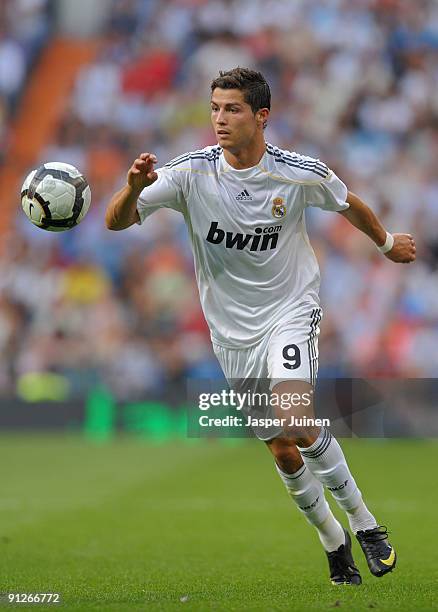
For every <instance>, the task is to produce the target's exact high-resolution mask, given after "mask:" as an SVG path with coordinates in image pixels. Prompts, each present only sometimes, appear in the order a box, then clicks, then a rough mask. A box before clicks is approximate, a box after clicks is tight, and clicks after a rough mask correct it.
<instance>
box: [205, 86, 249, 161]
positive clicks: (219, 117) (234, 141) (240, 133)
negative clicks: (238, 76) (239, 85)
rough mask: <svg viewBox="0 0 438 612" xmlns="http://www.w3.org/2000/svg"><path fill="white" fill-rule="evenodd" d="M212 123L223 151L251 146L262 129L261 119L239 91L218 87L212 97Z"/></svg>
mask: <svg viewBox="0 0 438 612" xmlns="http://www.w3.org/2000/svg"><path fill="white" fill-rule="evenodd" d="M211 122H212V124H213V129H214V131H215V134H216V137H217V141H218V143H219V144H220V146H221V147H222V148H223V149H227V150H229V151H231V152H233V151H239V150H240V149H243V148H245V147H247V146H249V145H250V144H251V142H252V141H253V140H254V139H255V137H256V135H257V132H258V131H259V129H260V125H261V122H260V117H257V113H256V114H254V113H253V112H252V108H251V106H250V105H249V104H247V102H245V101H244V99H243V93H242V92H241V91H240V90H239V89H220V88H219V87H216V89H214V90H213V93H212V96H211Z"/></svg>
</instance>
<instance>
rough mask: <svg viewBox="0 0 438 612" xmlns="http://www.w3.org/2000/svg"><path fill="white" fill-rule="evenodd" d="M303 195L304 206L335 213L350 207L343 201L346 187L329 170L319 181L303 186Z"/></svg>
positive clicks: (346, 192)
mask: <svg viewBox="0 0 438 612" xmlns="http://www.w3.org/2000/svg"><path fill="white" fill-rule="evenodd" d="M304 193H305V204H306V206H316V207H317V208H322V209H323V210H333V211H337V212H339V211H342V210H347V209H348V208H349V206H350V205H349V204H348V202H346V201H345V200H346V199H347V194H348V190H347V187H346V186H345V184H344V183H343V182H342V181H341V179H339V178H338V177H337V176H336V174H335V173H334V172H332V171H331V170H330V171H329V173H328V175H327V177H326V178H323V179H322V180H321V181H313V182H312V183H309V184H305V186H304Z"/></svg>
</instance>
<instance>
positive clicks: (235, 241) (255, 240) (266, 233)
mask: <svg viewBox="0 0 438 612" xmlns="http://www.w3.org/2000/svg"><path fill="white" fill-rule="evenodd" d="M281 228H282V226H281V225H269V226H268V227H264V228H262V227H256V228H255V230H254V232H255V234H241V233H240V232H236V233H235V234H233V232H225V231H224V230H223V229H220V227H219V224H218V223H217V221H212V222H211V225H210V229H209V231H208V234H207V238H206V240H207V242H211V244H221V242H223V240H224V239H225V245H224V246H225V248H226V249H233V248H234V247H235V248H236V249H237V250H238V251H242V250H243V249H244V248H245V247H246V246H249V250H250V251H266V250H267V249H268V246H269V248H270V249H275V248H276V247H277V242H278V234H279V232H280V231H281ZM262 234H263V235H262Z"/></svg>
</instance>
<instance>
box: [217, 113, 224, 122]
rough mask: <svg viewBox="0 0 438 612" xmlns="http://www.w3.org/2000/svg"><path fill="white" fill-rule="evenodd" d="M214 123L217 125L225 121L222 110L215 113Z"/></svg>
mask: <svg viewBox="0 0 438 612" xmlns="http://www.w3.org/2000/svg"><path fill="white" fill-rule="evenodd" d="M216 123H217V124H218V125H224V123H225V114H224V112H223V111H219V112H218V114H217V115H216Z"/></svg>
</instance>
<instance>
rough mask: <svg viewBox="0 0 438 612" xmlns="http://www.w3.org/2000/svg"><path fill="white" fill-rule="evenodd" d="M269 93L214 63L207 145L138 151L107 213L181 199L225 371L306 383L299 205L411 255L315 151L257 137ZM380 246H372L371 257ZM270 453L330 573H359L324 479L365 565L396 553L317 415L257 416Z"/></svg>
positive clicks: (313, 265) (310, 344)
mask: <svg viewBox="0 0 438 612" xmlns="http://www.w3.org/2000/svg"><path fill="white" fill-rule="evenodd" d="M270 105H271V94H270V89H269V85H268V83H267V82H266V80H265V79H264V77H263V75H262V74H260V73H259V72H255V71H252V70H249V69H245V68H235V69H233V70H230V71H227V72H221V73H220V76H219V77H217V78H216V79H214V80H213V82H212V84H211V121H212V125H213V129H214V132H215V135H216V138H217V142H218V144H217V145H215V146H209V147H206V148H204V149H202V150H199V151H195V152H192V153H185V154H183V155H181V156H179V157H177V158H175V159H173V160H172V161H170V162H168V163H167V164H166V165H165V166H164V167H162V168H159V169H157V170H155V169H154V166H155V164H156V163H157V159H156V157H155V155H154V154H152V153H142V154H141V155H139V156H138V158H137V159H136V160H135V161H134V163H133V165H132V166H131V168H130V169H129V172H128V176H127V184H126V185H125V187H123V189H121V190H120V191H119V192H117V193H116V194H114V196H113V197H112V199H111V201H110V203H109V206H108V209H107V213H106V224H107V227H108V228H109V229H111V230H122V229H125V228H128V227H130V226H131V225H133V224H134V223H140V224H141V223H143V222H144V220H145V219H146V218H147V217H148V216H149V215H150V214H152V213H153V212H154V211H155V210H157V209H159V208H161V207H167V208H172V209H174V210H177V211H179V212H181V213H182V214H183V216H184V219H185V221H186V223H187V226H188V230H189V234H190V239H191V243H192V248H193V254H194V259H195V268H196V279H197V283H198V288H199V294H200V299H201V304H202V308H203V311H204V315H205V318H206V320H207V323H208V325H209V327H210V331H211V338H212V343H213V349H214V352H215V354H216V356H217V358H218V360H219V362H220V364H221V367H222V369H223V370H224V373H225V376H226V378H227V379H228V380H229V381H236V380H241V381H242V380H243V381H245V380H250V379H251V380H261V379H268V380H269V381H270V389H271V390H272V394H273V396H277V397H281V396H283V394H284V396H287V395H288V394H289V395H291V394H293V393H296V392H298V393H300V394H301V395H302V396H304V394H305V393H306V392H307V393H308V392H309V391H311V390H312V387H313V385H314V384H315V378H316V372H317V365H318V350H317V337H318V333H319V323H320V320H321V314H322V313H321V309H320V306H319V298H318V290H319V269H318V264H317V261H316V258H315V255H314V252H313V250H312V247H311V245H310V243H309V239H308V237H307V233H306V227H305V222H304V215H305V210H306V208H307V207H308V206H317V207H318V208H321V209H323V210H326V211H335V212H337V213H339V214H341V215H343V217H345V219H347V220H348V221H349V222H350V223H352V224H353V225H354V226H355V227H357V228H358V229H359V230H361V231H362V232H364V233H365V234H367V235H368V236H369V237H370V238H371V240H372V241H373V242H374V243H375V244H376V246H377V248H378V249H379V250H380V251H381V252H382V254H383V255H384V256H386V257H387V258H388V259H390V260H391V261H394V262H399V263H409V262H412V261H414V259H415V243H414V240H413V238H412V236H411V235H409V234H393V235H391V234H389V233H387V232H386V230H385V229H384V227H383V226H382V224H381V223H380V221H379V220H378V219H377V217H376V216H375V214H374V213H373V212H372V210H371V209H370V208H369V207H368V206H367V205H366V204H364V203H363V202H362V200H361V199H360V198H359V197H358V196H357V195H355V194H354V193H351V192H350V191H348V190H347V187H346V186H345V185H344V183H343V182H342V181H341V180H340V179H339V178H338V177H337V176H336V175H335V174H334V173H333V172H332V171H331V170H330V169H329V168H328V167H327V166H326V165H325V164H324V163H322V162H321V161H319V160H317V159H312V158H310V157H306V156H304V155H300V154H298V153H294V152H291V151H284V150H281V149H279V148H278V147H276V146H274V145H272V144H269V143H267V142H265V138H264V129H265V127H266V125H267V122H268V118H269V112H270ZM383 255H382V256H383ZM255 431H256V434H257V435H258V437H259V438H261V439H262V440H264V441H265V442H266V444H267V446H268V447H269V449H270V451H271V452H272V454H273V455H274V458H275V464H276V469H277V471H278V474H279V476H280V478H281V480H282V481H283V483H284V485H285V486H286V489H287V491H288V493H289V494H290V496H291V498H292V499H293V500H294V502H295V503H296V504H297V506H298V508H299V509H300V511H301V512H302V513H303V514H304V515H305V517H306V519H307V521H308V522H309V523H310V524H311V525H313V526H314V527H315V529H316V530H317V533H318V536H319V538H320V541H321V543H322V546H323V548H324V550H325V552H326V554H327V558H328V562H329V568H330V579H331V582H332V583H333V584H352V585H353V584H354V585H357V584H360V583H361V581H362V579H361V576H360V574H359V571H358V569H357V567H356V566H355V564H354V561H353V557H352V553H351V538H350V535H349V533H348V531H347V530H344V529H343V528H342V526H341V525H340V523H339V522H338V521H337V520H336V518H335V517H334V515H333V513H332V512H331V510H330V507H329V505H328V503H327V501H326V499H325V496H324V487H326V488H327V489H328V490H329V491H330V492H331V493H332V495H333V497H334V499H335V500H336V502H337V503H338V505H339V506H340V507H341V508H342V510H344V511H345V512H346V514H347V518H348V521H349V525H350V528H351V530H352V532H353V533H354V534H355V535H356V537H357V539H358V541H359V543H360V545H361V547H362V550H363V552H364V554H365V557H366V560H367V563H368V567H369V569H370V571H371V573H372V574H374V575H375V576H383V575H384V574H386V573H387V572H389V571H391V570H392V569H393V568H394V566H395V562H396V555H395V551H394V549H393V547H392V546H391V545H390V544H389V542H388V537H387V530H386V528H385V527H382V526H380V525H379V524H378V523H377V521H376V519H375V518H374V516H373V514H372V513H371V512H370V511H369V509H368V508H367V506H366V505H365V502H364V500H363V498H362V494H361V492H360V490H359V489H358V487H357V485H356V482H355V479H354V478H353V475H352V474H351V472H350V470H349V467H348V465H347V462H346V460H345V456H344V454H343V452H342V449H341V447H340V446H339V444H338V442H337V441H336V439H335V438H334V437H333V436H332V435H331V434H330V432H329V431H328V430H327V429H326V428H318V427H314V426H312V427H310V426H284V427H278V428H277V429H276V430H272V429H270V430H269V431H263V430H262V429H261V428H255Z"/></svg>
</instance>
